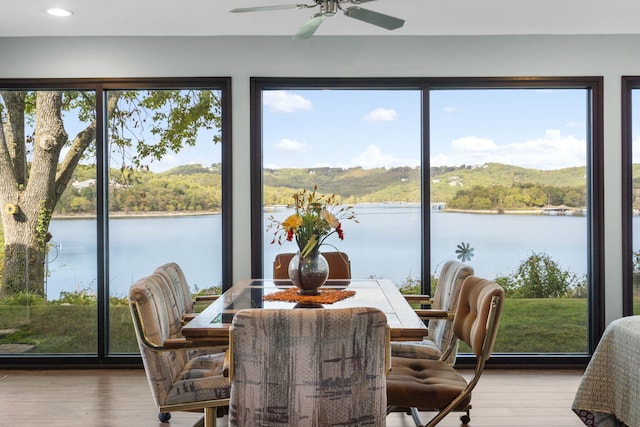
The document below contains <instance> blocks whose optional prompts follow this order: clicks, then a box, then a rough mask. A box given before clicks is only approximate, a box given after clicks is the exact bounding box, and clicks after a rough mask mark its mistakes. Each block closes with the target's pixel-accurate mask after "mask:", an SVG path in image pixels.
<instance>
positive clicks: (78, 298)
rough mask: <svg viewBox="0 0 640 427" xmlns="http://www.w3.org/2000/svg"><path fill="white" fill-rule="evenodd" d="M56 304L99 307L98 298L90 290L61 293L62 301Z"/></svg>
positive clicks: (59, 300)
mask: <svg viewBox="0 0 640 427" xmlns="http://www.w3.org/2000/svg"><path fill="white" fill-rule="evenodd" d="M56 302H57V303H58V304H71V305H97V303H98V296H97V295H96V294H95V293H94V292H93V291H92V290H91V289H89V288H86V289H81V290H79V291H73V292H67V291H61V292H60V299H58V300H57V301H56Z"/></svg>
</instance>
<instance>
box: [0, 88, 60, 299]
mask: <svg viewBox="0 0 640 427" xmlns="http://www.w3.org/2000/svg"><path fill="white" fill-rule="evenodd" d="M61 110H62V92H48V91H41V92H38V93H37V95H36V120H35V132H34V140H33V141H34V144H33V158H32V161H31V168H30V173H29V178H28V181H27V183H26V185H25V184H23V183H21V182H20V180H19V179H18V175H19V171H20V170H21V169H22V166H19V164H21V163H23V162H26V158H24V157H21V156H15V155H13V153H12V150H10V149H8V147H10V146H12V145H15V144H25V141H16V140H14V139H13V138H14V137H15V135H16V134H19V132H16V131H13V132H10V133H5V132H2V133H1V134H0V144H1V146H2V148H0V166H2V168H3V170H2V171H0V175H1V178H2V181H3V184H2V194H1V195H0V202H2V208H3V210H2V225H3V227H4V241H5V259H4V271H3V273H2V282H3V283H2V290H1V292H0V293H1V294H3V295H11V294H13V293H15V292H31V293H36V294H38V295H42V296H45V289H44V261H45V254H46V243H47V241H48V237H47V233H48V229H49V222H50V221H51V214H52V212H53V209H54V207H55V205H56V203H57V201H58V198H59V194H58V193H57V192H56V189H57V187H56V171H57V167H58V160H59V157H60V152H61V150H62V147H63V146H64V144H65V143H66V142H67V133H66V131H65V129H64V126H63V122H62V115H61ZM15 116H18V115H17V114H14V117H15ZM12 125H13V126H14V128H15V127H17V126H18V125H17V124H16V123H12ZM22 126H24V124H23V125H22ZM5 135H6V138H5ZM10 138H11V139H10ZM12 155H13V156H12ZM16 172H18V173H16Z"/></svg>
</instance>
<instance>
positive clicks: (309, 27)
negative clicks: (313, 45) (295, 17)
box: [293, 13, 324, 40]
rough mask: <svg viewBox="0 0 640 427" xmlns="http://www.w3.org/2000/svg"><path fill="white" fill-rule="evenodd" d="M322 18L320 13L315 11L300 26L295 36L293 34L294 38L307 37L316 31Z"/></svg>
mask: <svg viewBox="0 0 640 427" xmlns="http://www.w3.org/2000/svg"><path fill="white" fill-rule="evenodd" d="M323 20H324V16H323V15H322V14H320V13H316V14H315V15H313V16H312V17H311V19H309V20H308V21H307V22H305V24H304V25H303V26H302V27H300V29H299V30H298V32H297V33H296V35H295V36H293V38H294V39H296V40H302V39H308V38H309V37H311V36H312V35H313V33H315V32H316V30H317V29H318V27H319V26H320V24H322V21H323Z"/></svg>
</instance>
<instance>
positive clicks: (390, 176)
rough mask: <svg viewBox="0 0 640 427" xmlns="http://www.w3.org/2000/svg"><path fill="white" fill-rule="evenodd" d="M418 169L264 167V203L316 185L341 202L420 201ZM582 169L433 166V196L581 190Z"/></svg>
mask: <svg viewBox="0 0 640 427" xmlns="http://www.w3.org/2000/svg"><path fill="white" fill-rule="evenodd" d="M420 174H421V169H420V168H409V167H401V168H392V169H389V170H387V169H384V168H379V169H362V168H350V169H341V168H305V169H265V170H264V183H265V186H266V190H265V203H266V204H287V203H290V197H291V193H292V192H293V191H295V190H298V189H301V188H307V189H309V188H312V187H313V185H317V186H318V190H319V191H320V192H322V193H335V194H338V195H340V196H342V197H343V199H344V201H345V203H358V202H361V203H362V202H413V203H418V202H420ZM585 176H586V168H585V167H575V168H565V169H558V170H537V169H526V168H521V167H517V166H509V165H503V164H498V163H488V164H485V165H482V166H459V167H447V166H443V167H433V168H431V171H430V186H431V188H430V189H431V200H432V201H433V202H445V203H447V202H449V201H451V200H452V199H453V198H454V196H455V195H456V193H457V192H458V191H460V190H463V189H471V188H474V187H477V186H480V187H491V186H496V185H502V186H504V187H511V186H513V185H525V184H533V185H539V186H554V187H564V188H582V189H584V188H585Z"/></svg>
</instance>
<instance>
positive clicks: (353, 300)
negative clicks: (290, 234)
mask: <svg viewBox="0 0 640 427" xmlns="http://www.w3.org/2000/svg"><path fill="white" fill-rule="evenodd" d="M319 291H320V293H319V295H317V296H306V295H300V294H299V293H298V291H297V288H295V287H294V286H293V285H292V284H291V282H290V281H288V280H278V281H274V280H271V279H246V280H241V281H238V282H236V283H235V284H234V285H233V286H232V287H230V288H229V289H227V290H226V291H225V292H224V293H223V294H222V295H221V296H220V297H219V298H217V299H216V300H214V301H213V302H212V303H211V304H210V305H209V306H207V307H206V308H205V309H204V310H202V311H201V312H200V313H198V315H197V316H196V317H195V318H193V320H191V321H190V322H188V323H187V324H186V325H184V326H183V328H182V335H183V336H184V337H185V338H186V339H188V340H190V341H193V342H194V343H198V344H203V345H223V344H225V343H228V340H229V327H230V326H231V322H232V320H233V317H234V315H235V314H236V313H237V312H238V311H240V310H244V309H249V308H259V309H270V308H279V309H282V308H289V309H336V308H351V307H374V308H377V309H379V310H381V311H382V312H383V313H384V314H385V315H386V317H387V323H388V325H389V329H390V338H391V340H392V341H421V340H422V339H423V338H424V337H425V336H427V335H428V329H427V327H426V325H425V324H424V322H423V321H422V320H421V319H420V317H418V315H417V314H416V313H415V311H414V309H413V308H412V307H411V306H410V305H409V303H408V302H407V301H406V299H405V298H404V296H403V295H402V294H401V293H400V291H399V289H398V287H397V286H396V285H395V284H394V283H393V282H392V281H391V280H386V279H358V280H348V281H345V280H335V281H332V280H328V281H327V283H326V284H325V285H323V286H322V287H321V288H320V290H319Z"/></svg>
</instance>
